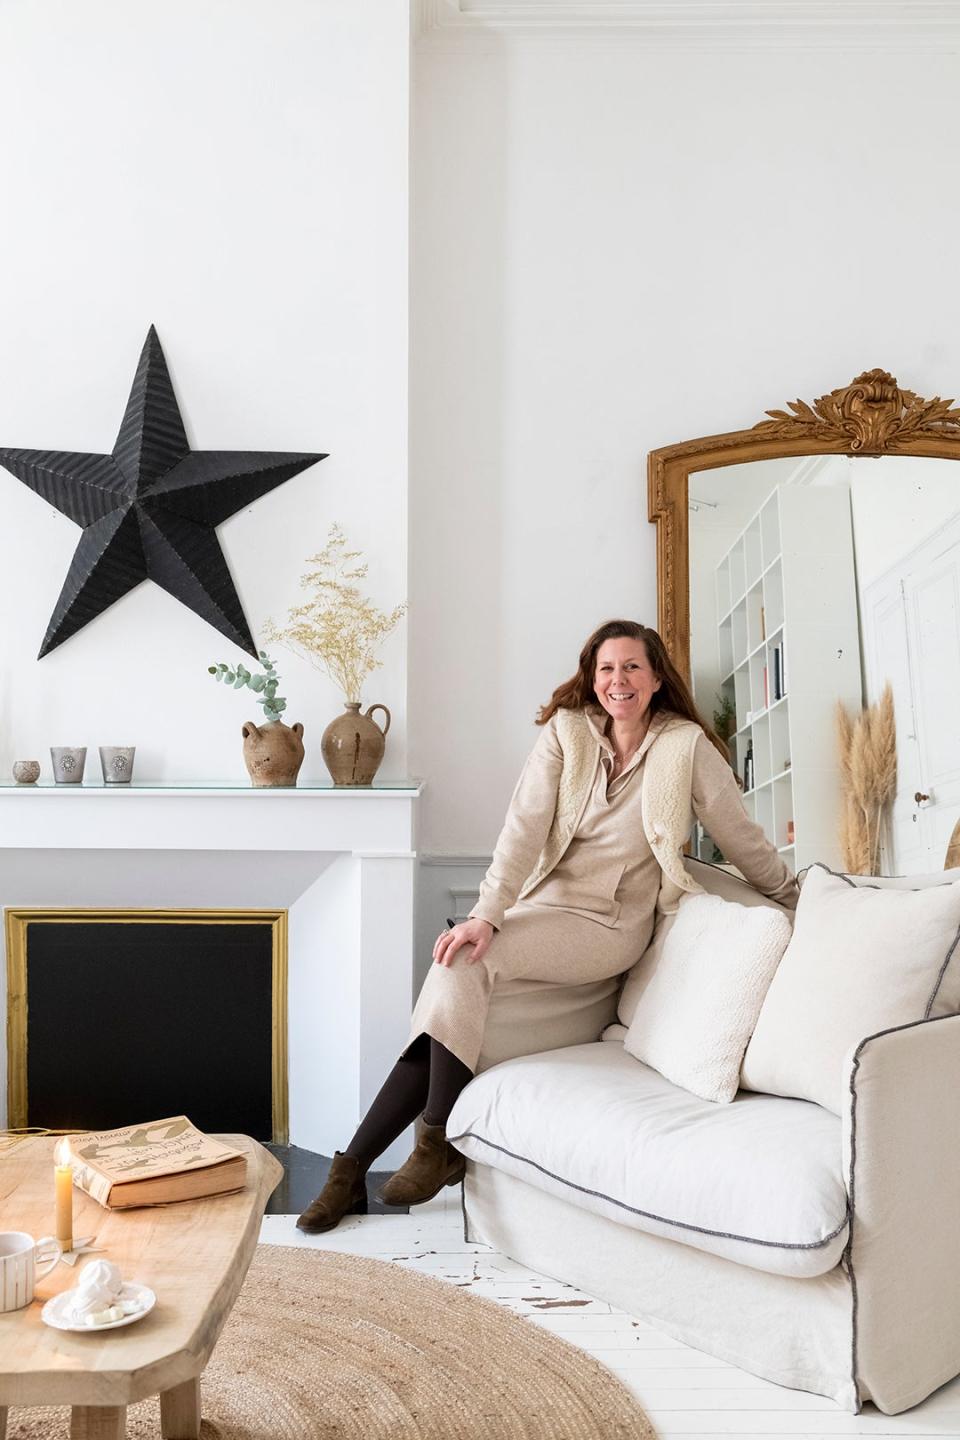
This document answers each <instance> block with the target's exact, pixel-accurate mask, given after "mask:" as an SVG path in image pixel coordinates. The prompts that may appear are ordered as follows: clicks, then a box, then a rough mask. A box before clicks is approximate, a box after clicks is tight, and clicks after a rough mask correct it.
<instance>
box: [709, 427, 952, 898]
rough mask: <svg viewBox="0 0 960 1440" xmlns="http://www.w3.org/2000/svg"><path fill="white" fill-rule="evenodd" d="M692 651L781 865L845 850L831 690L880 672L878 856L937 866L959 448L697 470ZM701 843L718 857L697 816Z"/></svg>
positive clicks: (852, 702) (838, 691)
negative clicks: (887, 697) (888, 738)
mask: <svg viewBox="0 0 960 1440" xmlns="http://www.w3.org/2000/svg"><path fill="white" fill-rule="evenodd" d="M688 504H689V575H690V667H691V674H692V680H693V686H694V692H695V695H696V699H697V703H698V706H699V707H700V709H701V711H702V712H703V713H704V715H705V717H706V718H707V719H711V718H714V717H715V719H716V722H717V726H718V728H719V729H720V730H721V731H723V730H726V731H727V733H728V734H729V743H730V750H731V759H732V763H733V765H734V768H735V770H736V771H737V773H738V775H739V776H740V777H741V779H742V780H743V782H744V801H745V804H746V806H747V809H748V810H749V812H750V813H751V815H752V816H753V817H754V818H755V819H756V821H757V823H758V824H760V825H762V826H763V828H764V830H765V831H766V833H767V835H768V836H769V838H770V839H771V840H772V841H773V843H774V844H775V845H776V846H777V847H778V849H779V850H780V851H781V852H782V853H783V855H784V858H785V860H786V861H787V863H788V864H789V865H790V866H791V868H795V869H798V870H799V869H802V868H803V867H804V866H806V865H809V864H811V863H812V862H813V861H816V860H821V861H824V862H825V863H827V864H829V865H833V866H836V867H837V868H844V854H843V850H842V846H841V838H840V836H841V810H842V798H841V797H842V784H841V760H840V747H839V744H838V738H837V702H838V701H840V702H842V704H843V705H844V706H845V707H846V708H847V711H848V713H849V714H850V715H856V714H857V713H859V712H860V709H861V706H863V705H870V704H873V703H874V702H876V701H877V700H878V699H879V697H880V695H881V694H882V692H883V689H884V687H885V686H886V685H887V684H888V683H889V684H890V686H891V688H892V691H893V699H894V715H895V722H896V761H897V780H896V796H895V799H894V802H893V805H892V808H891V810H890V812H889V815H888V818H887V820H886V822H885V824H884V826H883V833H882V835H881V837H880V861H881V863H880V865H879V867H878V868H879V869H880V870H882V871H883V872H885V873H900V874H918V873H921V872H928V871H934V870H938V869H940V868H941V867H942V865H943V857H944V854H945V852H946V849H947V845H948V843H949V839H950V835H951V833H952V831H953V829H954V826H955V825H956V823H957V821H958V819H960V478H958V471H957V463H956V461H953V460H945V459H944V460H941V459H933V458H918V457H912V456H906V455H885V456H883V457H882V458H863V457H852V456H849V455H825V456H804V457H801V458H791V459H773V460H758V461H755V462H752V463H748V464H739V465H732V466H726V467H723V468H719V469H710V470H701V471H696V470H694V471H692V472H691V473H690V476H689V485H688ZM696 849H697V852H698V853H699V854H700V855H701V856H702V858H704V859H707V860H711V859H714V860H716V859H720V858H721V856H720V853H719V851H718V850H717V847H716V846H715V844H714V842H713V840H712V838H711V837H710V836H709V835H705V834H703V833H702V832H699V833H698V834H697V836H696Z"/></svg>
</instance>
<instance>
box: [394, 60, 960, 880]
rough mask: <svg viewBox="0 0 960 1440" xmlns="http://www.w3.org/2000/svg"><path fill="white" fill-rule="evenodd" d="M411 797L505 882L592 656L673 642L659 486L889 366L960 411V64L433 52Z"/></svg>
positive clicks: (428, 86)
mask: <svg viewBox="0 0 960 1440" xmlns="http://www.w3.org/2000/svg"><path fill="white" fill-rule="evenodd" d="M414 73H415V82H414V90H415V108H414V151H413V165H414V169H413V185H414V192H413V193H414V266H413V290H412V331H411V334H412V353H413V370H412V411H411V415H412V449H411V460H412V464H411V596H412V600H413V616H412V625H411V655H410V695H411V768H412V770H413V771H414V772H415V773H420V774H423V775H425V776H427V777H428V778H429V782H430V783H429V789H428V791H427V794H426V795H425V797H424V814H423V820H424V823H423V827H422V843H423V846H424V848H425V849H427V850H433V851H436V852H443V851H452V852H463V851H473V852H477V851H485V850H486V851H489V849H490V847H491V845H492V842H493V840H494V838H495V835H496V831H497V827H498V825H499V823H500V820H501V818H502V815H503V811H504V808H505V805H506V802H507V800H508V798H509V794H510V789H511V786H512V784H513V782H514V779H515V777H516V773H517V770H518V768H519V765H520V763H521V760H522V757H523V755H524V754H525V752H526V750H527V748H528V747H529V745H530V743H531V741H532V739H533V735H534V731H533V726H532V723H531V722H532V719H533V715H534V712H535V709H536V706H537V705H538V704H539V703H540V702H541V701H543V700H544V699H545V698H546V696H547V695H548V694H549V692H550V690H551V688H552V687H553V685H554V684H556V683H557V681H558V680H560V679H561V678H562V677H564V676H566V675H567V674H569V673H570V672H571V670H572V669H573V666H574V663H575V659H576V653H577V649H578V647H579V645H580V643H581V641H582V639H583V638H584V636H585V635H586V633H587V632H588V631H589V630H590V628H591V627H592V626H593V625H595V624H596V623H597V622H599V621H601V620H603V619H604V618H606V617H608V616H611V615H616V614H620V613H626V614H628V615H633V616H637V617H638V618H641V619H644V620H653V619H654V617H655V614H656V605H655V600H656V589H655V550H654V531H653V527H652V526H649V525H648V523H647V509H646V470H645V465H646V454H647V451H648V450H649V449H650V448H652V447H655V446H659V445H664V444H668V443H670V442H672V441H676V440H680V439H684V438H687V437H690V436H695V435H704V434H712V433H716V432H718V431H722V430H730V429H738V428H740V427H743V426H747V425H751V424H753V423H755V422H756V421H758V420H760V419H762V418H763V412H764V411H765V410H766V409H767V408H768V407H782V406H783V405H784V403H785V402H786V401H787V400H788V399H793V398H794V397H797V396H801V397H803V398H804V399H808V400H809V399H812V398H813V397H815V396H817V395H820V394H823V392H824V391H825V390H828V389H830V388H832V387H834V386H839V385H846V384H848V383H849V382H850V380H851V379H852V378H853V377H854V375H856V374H858V373H859V372H860V371H862V370H863V369H865V368H868V367H871V366H875V365H882V366H885V367H887V368H889V369H890V370H892V371H893V372H894V373H895V374H897V375H898V377H899V379H900V381H901V383H902V384H904V385H906V386H908V387H909V388H911V389H914V390H916V391H918V392H920V393H922V394H926V395H934V394H938V393H939V394H947V395H949V394H954V393H957V388H958V386H960V327H958V325H957V323H956V319H957V317H956V313H955V312H956V309H957V302H956V299H955V292H954V286H953V277H954V269H955V257H954V253H953V252H954V248H955V247H954V236H955V233H956V228H957V200H956V187H955V186H952V185H950V184H949V183H947V177H950V176H955V175H956V174H957V171H958V160H960V129H958V126H957V124H956V114H957V109H956V106H957V101H956V57H955V55H954V54H952V53H948V52H946V53H941V54H932V53H910V52H905V53H903V54H902V55H895V54H874V53H871V52H870V51H869V49H867V48H866V44H865V45H864V46H863V47H861V49H860V50H858V51H855V52H849V53H837V52H832V53H828V52H822V53H821V52H818V51H816V50H806V49H804V50H797V51H795V52H793V53H790V52H786V51H783V50H780V51H766V50H762V51H758V52H755V53H752V54H745V53H740V54H738V53H735V52H732V51H725V52H723V53H696V52H694V51H691V52H690V53H682V52H681V51H679V50H674V51H667V50H663V49H658V50H655V51H651V50H646V49H645V48H644V45H643V42H642V38H633V39H630V38H628V39H623V38H622V37H615V38H614V39H612V40H607V39H605V38H604V37H603V36H602V35H593V36H579V37H577V36H571V37H568V38H563V37H562V36H559V35H557V34H552V35H549V36H544V37H543V38H542V39H537V38H520V37H515V36H509V35H505V34H493V35H489V36H486V37H484V36H473V37H462V39H458V41H457V43H454V42H452V41H451V42H450V43H444V44H442V45H439V46H434V45H433V44H431V42H430V37H429V36H428V37H426V40H425V41H421V42H420V45H419V47H418V51H417V55H416V60H415V72H414Z"/></svg>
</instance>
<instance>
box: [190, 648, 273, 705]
mask: <svg viewBox="0 0 960 1440" xmlns="http://www.w3.org/2000/svg"><path fill="white" fill-rule="evenodd" d="M259 654H260V668H261V670H262V671H263V673H262V674H260V675H254V674H253V673H252V671H250V670H248V669H247V667H246V666H245V665H243V664H241V663H239V662H238V663H237V664H236V665H226V664H224V662H223V661H221V662H220V664H219V665H208V666H207V673H208V675H212V676H213V677H214V679H215V680H218V681H219V680H222V681H223V682H224V683H225V684H226V685H227V686H229V687H230V688H232V689H234V690H244V689H246V690H252V691H253V693H254V694H255V695H256V697H257V704H258V705H262V706H263V713H264V715H265V717H266V718H267V719H268V720H279V719H280V716H281V715H282V714H283V712H284V710H286V708H287V702H286V700H285V699H284V698H283V696H282V695H278V694H277V686H278V685H279V683H280V676H279V675H278V674H277V670H276V666H275V665H274V663H273V661H272V660H271V659H270V657H269V655H268V654H267V652H266V651H265V650H261V651H260V652H259Z"/></svg>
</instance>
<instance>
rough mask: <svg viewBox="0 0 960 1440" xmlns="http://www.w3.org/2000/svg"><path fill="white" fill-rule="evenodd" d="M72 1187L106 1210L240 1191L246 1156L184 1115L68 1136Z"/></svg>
mask: <svg viewBox="0 0 960 1440" xmlns="http://www.w3.org/2000/svg"><path fill="white" fill-rule="evenodd" d="M70 1154H71V1160H72V1164H73V1183H74V1185H76V1186H77V1188H78V1189H79V1190H83V1191H84V1192H85V1193H86V1194H87V1195H90V1196H91V1197H92V1198H93V1199H94V1200H96V1201H97V1202H98V1203H99V1204H100V1205H103V1206H104V1208H105V1209H107V1210H124V1209H128V1208H130V1207H132V1206H134V1205H169V1204H170V1203H171V1202H172V1201H175V1200H198V1199H200V1198H202V1197H203V1196H206V1195H224V1194H227V1193H229V1192H230V1191H232V1190H242V1189H243V1187H244V1185H245V1183H246V1178H247V1157H246V1156H245V1155H244V1154H243V1153H242V1152H241V1151H239V1150H235V1149H234V1148H233V1147H232V1146H230V1145H225V1144H224V1143H223V1141H222V1140H214V1139H212V1138H211V1136H209V1135H204V1134H203V1132H202V1131H201V1130H198V1129H197V1128H196V1126H195V1125H193V1124H192V1123H191V1122H190V1121H189V1120H188V1119H187V1117H186V1116H185V1115H172V1116H170V1117H169V1118H168V1119H166V1120H151V1121H148V1122H147V1123H146V1124H143V1125H121V1126H120V1127H119V1128H118V1129H116V1130H91V1131H88V1132H87V1133H86V1134H83V1135H71V1136H70Z"/></svg>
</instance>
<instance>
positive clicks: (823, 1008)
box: [741, 865, 960, 1114]
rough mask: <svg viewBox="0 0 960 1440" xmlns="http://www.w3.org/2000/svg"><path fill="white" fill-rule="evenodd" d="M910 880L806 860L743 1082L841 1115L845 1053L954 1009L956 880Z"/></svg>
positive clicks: (959, 989) (958, 996) (959, 971)
mask: <svg viewBox="0 0 960 1440" xmlns="http://www.w3.org/2000/svg"><path fill="white" fill-rule="evenodd" d="M936 878H937V880H938V882H942V881H943V879H944V877H943V876H940V877H936ZM855 882H856V883H855ZM911 884H912V885H916V884H917V881H916V880H913V881H912V882H911V879H910V877H898V878H897V879H896V880H895V881H894V882H893V883H890V882H889V881H887V882H884V881H880V880H877V879H875V878H873V877H863V876H859V877H848V876H844V875H836V874H834V873H833V872H832V871H830V870H828V869H827V868H826V867H825V866H823V865H813V866H811V867H810V869H809V870H808V871H807V874H806V877H805V879H804V882H803V886H802V888H801V891H800V903H799V905H798V906H797V914H796V922H795V924H794V931H793V939H792V940H791V942H790V944H789V946H788V947H787V951H786V953H785V955H784V957H783V959H782V961H781V962H780V966H779V968H778V970H777V973H776V974H775V976H774V978H773V980H772V982H771V984H770V988H769V990H768V991H767V996H766V999H765V1000H764V1002H763V1005H762V1007H761V1010H760V1015H759V1018H758V1020H757V1025H756V1029H755V1031H754V1034H753V1038H752V1040H751V1041H750V1044H749V1045H748V1046H747V1051H746V1054H745V1056H744V1060H743V1071H742V1075H741V1084H742V1086H743V1088H744V1089H746V1090H759V1091H764V1092H767V1093H770V1094H773V1095H790V1096H793V1097H796V1098H797V1099H801V1100H813V1101H815V1102H816V1103H817V1104H819V1105H823V1106H825V1107H826V1108H827V1109H828V1110H832V1111H834V1113H836V1114H839V1113H840V1111H841V1107H842V1104H843V1095H842V1077H843V1070H844V1062H845V1058H846V1056H847V1054H848V1053H849V1051H851V1050H852V1049H853V1048H854V1047H855V1046H856V1045H858V1044H859V1043H860V1041H861V1040H863V1039H864V1038H865V1037H866V1036H868V1035H874V1034H876V1033H878V1032H879V1031H882V1030H889V1029H893V1028H895V1027H896V1026H898V1025H908V1024H910V1023H911V1022H913V1021H917V1020H924V1019H927V1018H932V1017H933V1016H937V1015H947V1014H951V1013H953V1012H955V1011H956V1010H957V1009H958V1008H960V882H956V881H954V882H953V883H950V882H949V879H948V880H947V883H935V884H930V885H928V886H927V887H926V888H916V889H915V888H905V887H906V886H911Z"/></svg>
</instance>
